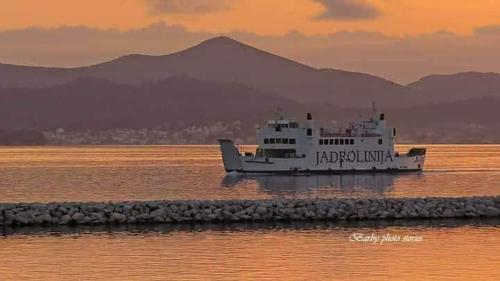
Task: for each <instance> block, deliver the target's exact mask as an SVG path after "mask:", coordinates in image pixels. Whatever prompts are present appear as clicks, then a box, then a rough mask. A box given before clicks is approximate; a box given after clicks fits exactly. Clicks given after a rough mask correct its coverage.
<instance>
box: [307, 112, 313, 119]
mask: <svg viewBox="0 0 500 281" xmlns="http://www.w3.org/2000/svg"><path fill="white" fill-rule="evenodd" d="M306 119H307V120H312V119H313V118H312V114H311V112H308V113H307V118H306Z"/></svg>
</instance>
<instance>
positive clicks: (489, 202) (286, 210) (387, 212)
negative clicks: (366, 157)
mask: <svg viewBox="0 0 500 281" xmlns="http://www.w3.org/2000/svg"><path fill="white" fill-rule="evenodd" d="M460 217H500V196H490V197H429V198H336V199H269V200H224V201H222V200H221V201H210V200H200V201H197V200H190V201H145V202H141V201H137V202H108V203H95V202H61V203H46V204H43V203H0V225H50V224H63V225H65V224H117V223H176V222H234V221H279V220H325V219H326V220H364V219H371V220H373V219H419V218H420V219H430V218H460Z"/></svg>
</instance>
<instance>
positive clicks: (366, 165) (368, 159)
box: [219, 113, 425, 174]
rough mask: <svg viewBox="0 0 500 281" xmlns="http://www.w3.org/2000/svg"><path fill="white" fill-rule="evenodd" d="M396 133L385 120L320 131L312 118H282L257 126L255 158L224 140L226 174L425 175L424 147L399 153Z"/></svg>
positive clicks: (363, 121) (222, 144) (383, 118)
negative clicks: (298, 120) (381, 173)
mask: <svg viewBox="0 0 500 281" xmlns="http://www.w3.org/2000/svg"><path fill="white" fill-rule="evenodd" d="M395 139H396V129H395V128H392V127H387V126H386V121H385V115H384V114H383V113H382V114H380V115H379V116H378V118H374V117H371V118H368V119H361V120H359V121H356V122H352V123H350V124H349V125H348V126H347V127H346V128H321V127H320V128H317V127H316V126H315V125H314V121H313V118H312V115H311V114H310V113H307V116H306V120H305V121H303V122H297V121H294V120H290V119H286V118H283V115H282V114H281V115H280V116H279V117H278V118H274V119H272V120H269V121H267V123H266V124H265V125H264V126H261V127H257V145H258V146H257V149H256V151H255V153H242V152H240V150H239V149H238V148H237V147H236V146H235V145H234V143H233V142H232V141H231V140H219V143H220V148H221V152H222V158H223V161H224V168H225V169H226V171H227V172H240V173H278V172H279V173H332V174H335V173H356V172H398V171H422V170H423V167H424V161H425V148H412V149H410V150H409V151H408V152H406V153H399V152H396V151H395V150H394V144H395Z"/></svg>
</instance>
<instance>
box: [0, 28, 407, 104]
mask: <svg viewBox="0 0 500 281" xmlns="http://www.w3.org/2000/svg"><path fill="white" fill-rule="evenodd" d="M179 75H182V76H188V77H192V78H196V79H199V80H205V81H216V82H227V83H233V82H236V83H240V84H246V85H249V86H251V87H253V88H256V89H258V90H260V91H264V92H271V93H275V94H277V95H280V96H282V97H285V98H288V99H293V100H296V101H298V102H308V103H310V102H312V103H329V104H333V105H336V106H339V107H351V106H357V107H369V106H371V102H372V100H373V101H376V102H377V103H378V104H380V105H382V104H383V105H384V106H385V107H398V106H403V105H408V104H413V103H414V102H415V96H416V95H415V94H414V93H413V90H412V89H410V88H406V87H403V86H401V85H399V84H397V83H394V82H391V81H388V80H385V79H383V78H380V77H377V76H373V75H369V74H364V73H356V72H348V71H342V70H334V69H316V68H313V67H310V66H307V65H304V64H300V63H298V62H295V61H292V60H289V59H286V58H283V57H280V56H277V55H273V54H271V53H268V52H265V51H262V50H259V49H256V48H254V47H251V46H248V45H245V44H243V43H240V42H238V41H235V40H233V39H230V38H227V37H217V38H213V39H209V40H207V41H204V42H202V43H200V44H198V45H196V46H194V47H191V48H188V49H186V50H183V51H180V52H177V53H173V54H170V55H163V56H146V55H129V56H124V57H121V58H118V59H115V60H112V61H109V62H105V63H102V64H97V65H93V66H88V67H79V68H46V67H29V66H15V65H5V64H3V65H2V64H0V86H3V87H21V88H34V87H46V86H53V85H56V84H63V83H67V82H69V81H73V80H76V79H78V78H82V77H94V78H103V79H107V80H109V81H111V82H114V83H120V84H128V85H140V84H141V83H147V82H154V81H160V80H163V79H165V78H168V77H172V76H179Z"/></svg>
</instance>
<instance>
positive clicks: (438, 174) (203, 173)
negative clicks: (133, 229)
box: [0, 145, 500, 202]
mask: <svg viewBox="0 0 500 281" xmlns="http://www.w3.org/2000/svg"><path fill="white" fill-rule="evenodd" d="M427 147H428V155H427V162H426V171H425V172H423V173H412V174H399V175H384V174H367V175H343V176H328V175H320V176H318V175H316V176H293V177H290V176H236V175H230V176H226V174H225V172H224V169H223V167H222V161H221V159H220V152H219V149H218V147H217V146H97V147H96V146H92V147H20V148H17V147H15V148H9V147H2V148H0V190H1V191H2V196H1V197H0V202H19V201H24V202H31V201H39V202H47V201H107V200H113V201H121V200H150V199H192V198H194V199H228V198H270V197H335V196H344V197H350V196H371V197H373V196H387V197H406V196H464V195H499V194H500V185H499V184H498V182H500V145H427ZM246 149H248V150H250V149H252V148H249V147H247V148H246ZM399 149H401V150H407V149H408V146H401V147H399Z"/></svg>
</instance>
